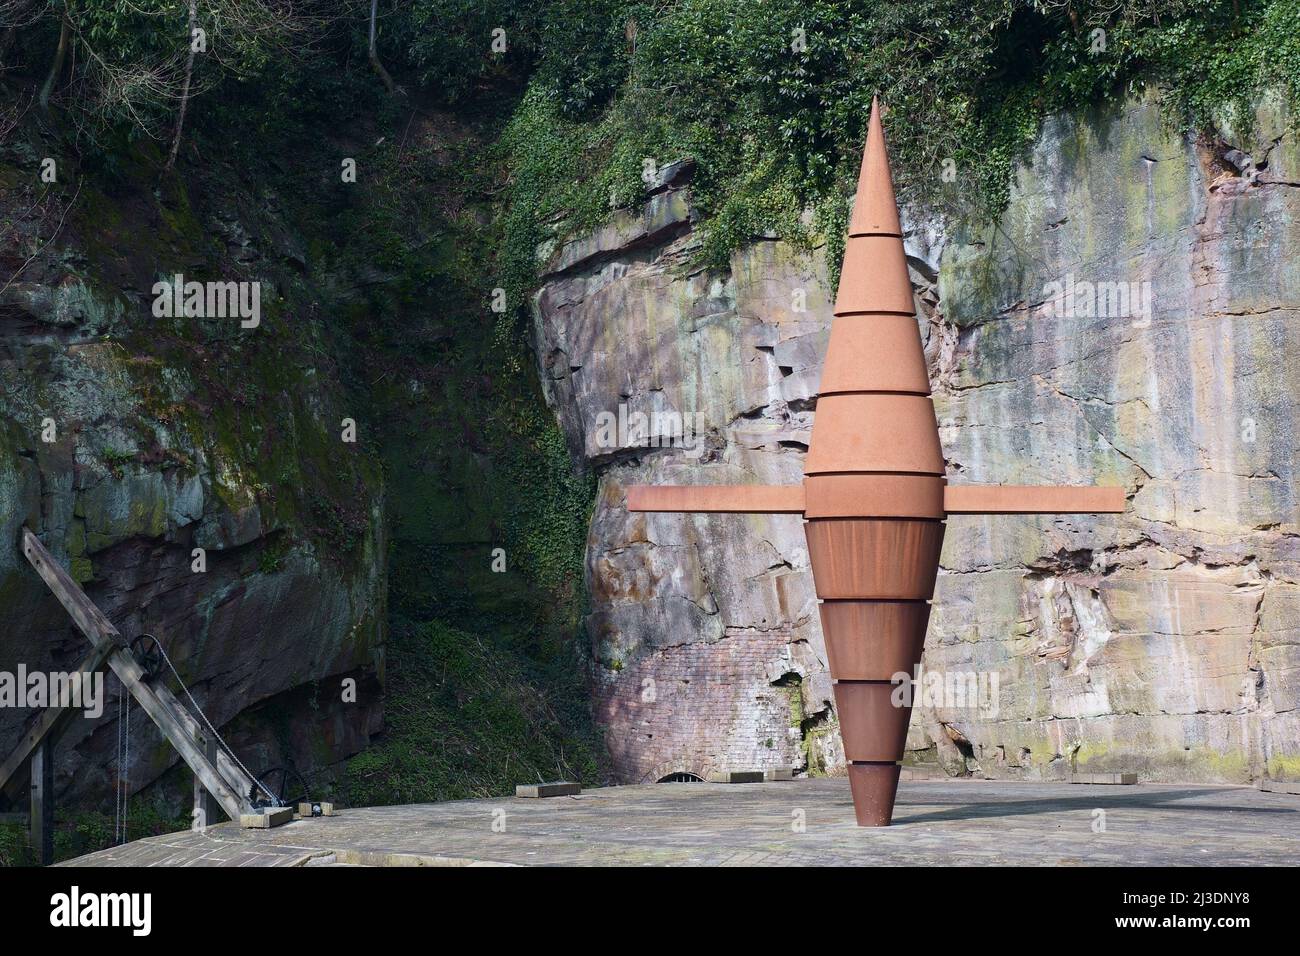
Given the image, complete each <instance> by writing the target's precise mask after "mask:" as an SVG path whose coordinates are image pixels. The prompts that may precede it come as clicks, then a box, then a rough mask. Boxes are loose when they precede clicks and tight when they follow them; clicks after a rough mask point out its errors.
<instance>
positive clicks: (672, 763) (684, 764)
mask: <svg viewBox="0 0 1300 956" xmlns="http://www.w3.org/2000/svg"><path fill="white" fill-rule="evenodd" d="M674 773H690V774H694V775H695V776H697V777H699V778H700V779H701V780H707V779H708V778H709V774H708V768H706V767H704V766H702V765H700V764H699V763H696V762H695V761H694V760H690V759H688V758H685V757H683V758H682V759H680V760H665V761H664V762H663V763H660V764H657V765H656V766H655V767H654V768H653V769H651V770H649V771H647V772H646V773H644V774H642V776H641V779H640V780H638V781H637V783H658V782H659V781H660V780H662V779H663V778H664V777H667V776H668V775H670V774H674Z"/></svg>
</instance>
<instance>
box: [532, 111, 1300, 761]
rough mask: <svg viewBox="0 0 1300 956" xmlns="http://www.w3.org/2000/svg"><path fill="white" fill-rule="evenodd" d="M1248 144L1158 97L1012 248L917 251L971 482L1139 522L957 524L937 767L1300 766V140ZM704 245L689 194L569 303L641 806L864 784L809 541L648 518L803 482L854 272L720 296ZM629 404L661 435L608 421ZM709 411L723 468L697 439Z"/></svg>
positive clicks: (595, 581) (621, 226) (617, 747)
mask: <svg viewBox="0 0 1300 956" xmlns="http://www.w3.org/2000/svg"><path fill="white" fill-rule="evenodd" d="M1223 140H1224V142H1222V143H1218V144H1200V143H1197V142H1195V141H1193V140H1191V139H1184V138H1180V137H1176V136H1173V135H1171V134H1170V133H1169V132H1168V130H1167V128H1166V126H1165V125H1164V124H1163V123H1162V120H1161V117H1160V114H1159V111H1158V109H1157V107H1156V105H1155V104H1154V103H1153V102H1151V101H1149V100H1147V99H1135V100H1132V101H1130V102H1129V103H1127V104H1125V105H1124V106H1123V107H1122V108H1117V109H1115V110H1113V111H1111V112H1108V113H1106V114H1104V115H1099V116H1090V117H1058V118H1055V119H1053V120H1052V121H1050V122H1049V123H1047V124H1046V126H1045V128H1044V130H1043V131H1042V134H1041V136H1040V138H1039V141H1038V142H1037V144H1036V146H1035V148H1034V150H1033V154H1032V156H1031V157H1030V159H1029V161H1028V162H1026V163H1025V165H1024V166H1023V168H1021V169H1020V170H1019V172H1018V174H1017V179H1016V183H1015V188H1014V191H1013V196H1012V200H1011V205H1010V208H1009V209H1008V210H1007V212H1006V215H1005V216H1004V218H1003V220H1002V222H1001V223H1000V224H999V225H998V226H997V227H996V228H991V229H987V230H984V231H979V232H976V231H974V230H972V229H969V228H966V227H964V226H963V225H962V224H960V223H945V224H943V225H941V226H938V227H936V226H930V225H927V226H926V227H924V228H923V227H922V226H921V225H919V224H916V223H913V224H912V226H911V227H909V228H910V230H911V235H910V237H909V239H908V253H909V257H910V262H911V265H912V266H913V280H914V284H915V286H916V291H917V296H918V302H919V304H920V306H921V308H920V312H921V318H920V322H921V329H922V335H923V338H924V340H925V342H926V352H927V357H928V358H929V361H930V363H931V381H932V384H933V387H934V391H935V403H936V411H937V414H938V417H939V420H940V426H941V436H942V439H943V444H944V450H945V455H946V459H947V464H948V477H949V481H950V483H954V484H956V483H960V482H987V483H1009V484H1019V483H1023V484H1031V483H1043V484H1068V483H1078V484H1085V483H1097V484H1120V485H1123V486H1125V487H1126V488H1127V489H1128V491H1129V493H1130V509H1129V511H1128V512H1126V513H1125V514H1123V515H1117V516H1098V517H1090V516H1070V517H1052V516H1045V517H988V518H981V517H957V518H953V519H950V521H949V522H948V531H947V537H946V540H945V547H944V552H943V559H942V568H941V571H940V578H939V584H938V588H937V592H936V598H935V604H936V607H935V611H934V614H933V615H932V619H931V626H930V633H929V635H928V638H927V642H926V652H925V659H924V664H923V667H924V668H925V669H926V670H927V671H928V674H923V675H922V680H921V681H920V683H919V685H918V688H917V691H918V697H917V700H916V703H917V707H916V709H915V710H914V713H913V718H912V730H911V734H910V737H909V750H910V751H911V753H912V757H913V758H914V759H915V760H916V761H918V762H926V761H937V762H939V763H940V764H941V765H942V766H943V767H944V768H945V769H946V770H947V771H948V772H949V773H980V774H984V775H988V776H1023V777H1032V778H1044V779H1061V778H1064V777H1065V776H1066V775H1067V774H1068V773H1069V772H1070V770H1071V769H1072V768H1073V769H1076V770H1079V771H1085V770H1092V771H1109V770H1115V771H1137V772H1139V773H1140V774H1141V776H1142V777H1143V779H1148V780H1203V781H1223V782H1249V781H1252V780H1258V779H1260V778H1263V777H1266V776H1271V777H1275V778H1277V777H1291V778H1294V777H1297V776H1300V716H1298V715H1297V708H1296V705H1297V700H1298V699H1300V679H1298V678H1297V673H1298V672H1300V613H1298V612H1300V514H1298V505H1297V490H1296V485H1295V481H1296V467H1297V465H1296V457H1297V456H1296V452H1295V448H1296V441H1297V434H1296V432H1297V425H1296V414H1295V411H1294V401H1293V396H1294V395H1295V394H1296V393H1297V391H1298V390H1300V360H1298V359H1297V356H1300V324H1298V320H1300V264H1298V263H1297V259H1296V257H1295V256H1294V255H1292V252H1291V250H1293V249H1294V248H1295V245H1296V241H1297V239H1300V215H1298V213H1300V189H1298V188H1297V185H1296V184H1297V182H1300V146H1298V145H1297V136H1296V134H1295V132H1294V131H1288V118H1287V117H1286V116H1285V115H1284V114H1283V110H1282V109H1281V108H1280V107H1279V106H1278V105H1276V104H1275V103H1273V102H1271V101H1264V102H1262V103H1261V104H1260V105H1259V109H1258V111H1257V116H1256V123H1255V126H1254V128H1253V130H1251V131H1249V132H1246V131H1236V130H1233V129H1231V128H1225V130H1224V132H1223ZM1233 150H1235V152H1233ZM693 241H694V238H693V226H692V220H691V211H690V202H689V186H688V185H683V184H682V183H681V182H680V181H678V182H675V183H668V184H665V185H664V186H663V187H662V188H661V191H660V192H659V193H658V194H656V195H655V196H652V197H651V201H650V204H649V205H648V206H647V207H646V209H645V211H644V213H643V214H642V215H640V216H635V215H625V216H623V217H621V218H620V219H618V220H616V221H614V222H611V223H610V224H609V225H608V226H607V227H606V228H605V229H604V230H602V231H601V232H600V233H599V234H598V235H596V236H592V237H586V238H584V239H583V240H580V241H579V242H577V243H569V244H568V245H566V246H565V247H563V248H562V249H560V250H550V251H548V255H549V260H548V261H549V265H548V268H549V270H550V272H549V274H548V276H547V277H546V282H545V284H544V286H543V288H542V289H541V291H540V293H539V294H538V296H537V298H536V301H535V324H536V336H537V345H538V354H539V357H540V360H541V363H542V374H543V378H544V382H545V386H546V389H547V393H548V400H549V401H550V402H551V404H552V405H553V407H554V408H555V411H556V413H557V415H558V417H559V420H560V422H561V424H562V425H563V427H564V429H565V431H566V434H567V435H568V436H569V440H570V443H571V447H572V448H573V450H574V452H575V454H578V455H581V456H582V458H584V459H585V460H586V462H587V463H588V464H589V465H591V466H593V467H596V468H598V469H599V470H600V475H601V491H600V495H599V499H598V501H597V505H596V511H595V515H594V517H593V519H592V525H591V535H590V540H589V548H588V585H589V590H590V598H591V613H590V617H589V621H588V624H589V631H590V637H591V640H592V644H593V648H594V651H595V658H596V661H597V665H596V670H595V673H594V675H593V689H594V690H593V692H594V698H595V706H596V710H597V714H598V717H599V719H600V720H601V722H602V723H603V724H604V726H605V728H606V731H607V737H608V741H609V746H610V750H611V752H612V754H613V757H614V761H615V767H616V770H617V772H618V773H619V774H620V775H621V776H622V777H623V779H625V780H628V781H644V780H655V779H659V778H661V777H663V776H665V775H667V774H669V773H674V772H688V773H695V774H698V775H704V774H707V773H709V772H712V771H716V770H729V769H750V768H767V767H775V766H794V767H796V768H799V769H803V770H808V771H813V772H817V771H820V770H826V771H831V772H834V771H836V770H839V769H841V768H842V763H843V756H842V753H841V752H840V751H839V747H838V738H837V735H836V734H835V733H833V732H831V731H833V730H834V729H835V718H834V713H833V707H832V704H831V693H830V686H829V678H828V676H827V669H826V664H825V660H826V658H825V650H824V647H823V645H822V639H821V634H820V628H819V624H818V620H817V614H816V607H815V603H816V600H815V597H814V595H813V590H812V582H811V576H810V575H809V574H808V567H807V555H806V550H805V543H804V540H803V534H802V529H801V527H800V523H799V519H798V518H795V517H789V516H770V517H769V516H727V515H712V516H678V515H654V514H650V515H644V514H642V515H629V514H628V513H627V511H626V510H625V509H624V507H623V501H622V494H623V488H624V487H625V486H626V485H629V484H634V483H661V484H662V483H683V484H686V483H693V484H708V483H717V484H723V483H727V484H731V483H745V482H761V483H772V484H775V483H790V484H793V483H797V482H798V481H799V480H800V477H801V471H802V457H803V452H804V450H805V449H806V443H807V440H808V434H809V429H810V427H811V421H812V416H813V415H814V414H815V408H814V407H813V404H814V401H813V396H814V395H815V393H816V385H817V381H818V377H819V373H820V362H821V359H822V356H823V354H824V350H825V345H826V338H827V334H828V329H829V322H830V302H829V290H828V288H827V282H826V270H825V264H824V261H823V259H822V257H821V256H820V255H819V254H814V255H812V256H803V255H800V254H798V253H796V252H795V251H794V250H792V249H791V248H790V247H788V246H787V245H785V244H784V243H781V242H778V241H767V240H760V241H756V242H755V243H754V244H752V245H751V246H749V247H748V248H746V249H745V250H743V251H742V252H740V253H737V254H736V255H735V256H734V257H733V259H732V262H731V268H730V270H729V271H728V272H726V273H725V274H711V273H707V272H702V271H698V270H694V269H692V268H691V267H690V266H689V264H688V263H689V257H690V251H691V246H692V243H693ZM1121 283H1122V285H1121ZM620 406H622V419H623V420H625V421H626V422H628V423H629V425H631V424H633V423H635V422H636V421H637V419H636V413H641V414H642V415H644V416H645V423H644V425H645V427H643V428H640V429H638V428H637V427H627V428H618V429H612V428H609V427H604V428H602V427H601V425H602V423H603V424H605V425H608V424H609V422H610V420H611V417H617V416H618V415H619V413H620ZM655 413H659V417H658V419H657V420H656V418H655ZM675 414H676V415H680V416H682V417H683V420H684V421H694V422H698V423H699V424H700V426H701V427H700V428H699V429H698V430H699V431H701V432H702V437H701V438H700V440H698V441H693V440H692V441H688V442H686V443H685V444H688V445H690V446H691V447H687V448H683V447H680V446H681V444H682V443H681V442H678V443H676V444H674V443H671V442H666V441H664V440H662V436H663V435H664V434H665V433H667V432H672V431H673V430H674V428H675V422H676V418H675V417H674V415H675ZM695 416H698V417H695Z"/></svg>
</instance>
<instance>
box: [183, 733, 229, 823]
mask: <svg viewBox="0 0 1300 956" xmlns="http://www.w3.org/2000/svg"><path fill="white" fill-rule="evenodd" d="M199 746H200V747H202V748H203V753H204V754H205V755H206V756H207V758H208V760H210V761H212V762H213V763H215V762H216V760H217V742H216V741H215V740H213V739H212V735H211V734H209V735H208V736H206V737H204V738H203V739H202V740H201V741H200V742H199ZM220 813H221V805H220V804H219V803H217V801H216V800H214V799H213V797H212V794H211V793H209V792H208V788H207V787H205V786H203V781H202V780H200V779H199V776H198V774H195V775H194V812H193V816H192V817H191V818H190V819H191V821H197V823H198V826H199V829H200V832H201V831H202V830H204V829H206V828H207V827H210V826H215V825H216V824H218V823H220V822H221V817H220Z"/></svg>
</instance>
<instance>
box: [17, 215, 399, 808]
mask: <svg viewBox="0 0 1300 956" xmlns="http://www.w3.org/2000/svg"><path fill="white" fill-rule="evenodd" d="M3 198H4V200H5V201H10V200H16V199H17V198H18V197H17V196H16V195H15V194H13V193H6V194H4V197H3ZM97 201H102V202H105V203H107V200H103V199H97ZM109 208H111V207H109ZM117 215H120V212H115V213H114V216H117ZM70 220H71V217H70ZM115 224H116V220H113V221H111V222H105V221H100V222H94V221H92V222H90V223H89V224H88V230H87V232H84V233H82V234H81V235H80V236H78V235H76V234H75V233H74V234H72V235H71V236H69V235H66V234H65V235H64V236H63V237H61V239H62V241H61V242H60V243H59V244H58V247H61V248H62V250H63V251H59V252H51V251H49V250H50V249H51V248H55V247H52V246H46V250H45V253H44V254H43V255H41V256H39V257H34V258H33V260H32V261H31V262H29V263H28V264H27V266H26V268H25V269H24V271H23V273H22V278H23V281H22V282H20V283H17V284H15V285H14V286H11V287H10V288H9V289H8V290H7V291H6V292H5V293H4V294H3V295H0V671H5V672H9V673H13V672H15V671H16V669H17V668H18V666H19V665H20V664H21V665H23V666H25V667H26V668H27V669H28V670H29V671H30V670H42V671H50V670H59V671H63V670H71V669H74V668H75V667H76V665H77V663H78V662H79V661H80V660H81V658H82V657H84V656H85V654H86V652H87V651H88V649H89V644H88V642H87V640H86V639H85V637H83V636H82V635H81V634H80V632H78V631H77V630H75V628H74V627H73V626H72V624H71V621H70V619H69V618H68V616H67V614H66V613H65V612H64V610H63V609H62V607H61V606H60V605H59V603H58V601H57V600H56V599H55V597H54V596H53V594H52V593H51V592H50V591H49V590H48V589H47V588H46V587H45V585H44V583H43V582H42V581H41V579H40V578H39V577H37V575H36V574H35V572H34V571H33V570H32V569H31V568H30V567H29V566H28V564H27V562H26V560H25V559H24V557H23V555H22V553H21V550H20V549H19V541H20V535H21V529H22V528H23V527H24V526H27V527H29V528H31V529H32V530H33V531H34V532H35V533H37V534H38V535H39V536H40V537H41V538H42V540H43V541H44V543H45V545H46V547H48V548H49V549H50V551H51V552H52V553H53V554H54V555H55V557H56V558H58V559H59V560H60V561H61V562H63V563H64V564H65V566H67V567H68V568H69V569H70V571H71V573H72V575H73V577H74V578H75V579H76V580H77V581H78V582H79V583H81V584H82V586H83V587H84V588H85V590H86V592H87V593H88V594H89V596H90V597H91V599H92V600H94V601H95V602H96V603H97V604H98V605H99V607H100V608H101V609H102V610H103V611H104V612H105V613H106V614H107V615H108V616H109V618H110V619H111V620H112V621H113V622H114V623H115V624H116V626H117V627H118V629H119V630H120V631H121V633H122V634H123V636H124V637H125V638H126V639H127V641H130V640H132V639H133V638H135V637H136V636H137V635H139V634H141V633H144V632H148V633H151V634H153V635H155V636H156V637H157V638H159V640H160V641H161V642H162V644H163V646H164V647H165V648H166V650H167V653H168V655H169V656H170V657H171V658H172V660H173V662H174V663H175V665H176V667H177V668H178V670H179V671H180V673H181V675H182V677H183V678H184V680H185V681H186V683H187V684H188V685H189V686H190V687H191V688H192V689H193V691H194V694H195V697H196V698H197V699H198V701H199V702H200V704H201V705H202V707H203V709H204V711H205V713H206V714H207V716H208V717H209V719H210V720H211V721H212V722H213V724H215V725H216V726H217V727H218V728H222V733H223V734H224V735H225V736H226V737H227V739H228V740H229V742H230V743H231V745H232V746H233V747H234V748H235V750H236V752H237V753H238V754H239V756H240V758H241V759H242V760H243V761H244V762H245V763H246V764H247V765H248V767H249V769H250V770H252V772H253V773H254V774H257V773H260V772H262V771H263V770H266V769H268V768H269V767H272V766H276V765H282V764H285V763H289V764H292V765H294V766H296V767H297V768H298V769H300V770H301V771H303V772H305V773H308V774H310V772H311V771H312V770H314V769H319V768H321V767H325V766H328V765H330V764H331V763H333V762H336V761H338V760H341V759H343V758H344V757H346V756H348V755H350V754H352V753H355V752H356V751H358V750H360V749H361V748H363V747H364V746H365V745H366V744H367V743H368V741H369V739H370V736H371V735H372V734H373V733H375V732H377V731H378V729H379V727H380V723H381V719H382V711H381V710H380V708H379V704H378V700H379V693H378V690H379V688H378V684H377V681H378V679H379V678H380V677H381V676H382V644H383V635H384V623H385V606H384V605H385V594H386V591H385V577H384V576H385V555H386V546H385V542H384V539H383V531H382V528H383V522H382V511H383V493H382V484H381V482H380V481H379V474H378V470H377V468H375V466H374V464H373V461H372V460H370V459H369V458H368V457H367V454H366V453H365V452H364V451H360V450H355V449H357V448H358V446H350V447H349V446H347V445H345V444H343V443H342V442H340V441H339V422H340V419H341V418H342V416H343V415H345V414H347V412H346V411H345V410H344V408H342V407H340V388H339V386H338V384H337V382H335V381H333V380H331V379H330V378H329V377H328V373H325V374H318V372H317V370H316V369H315V368H314V367H313V366H312V365H311V363H310V361H309V360H304V359H303V355H302V352H301V351H300V348H301V347H302V345H303V344H304V335H305V332H304V329H305V328H307V325H306V324H305V323H302V324H298V325H296V326H295V325H294V324H292V323H291V321H286V319H290V318H291V317H288V316H286V314H285V313H284V312H278V313H277V312H273V311H272V307H273V304H275V303H277V302H278V295H277V289H276V286H275V285H274V284H271V283H267V284H266V288H264V289H263V293H264V302H265V303H267V305H266V308H267V310H268V312H269V313H270V314H267V313H264V317H263V322H262V326H261V327H260V328H258V329H256V330H249V331H247V332H242V331H241V330H240V329H239V326H238V323H237V322H236V321H234V320H230V319H214V320H205V319H175V320H171V319H152V318H151V313H150V304H149V303H150V300H149V296H148V295H147V294H145V292H144V291H143V290H148V289H149V288H150V286H151V284H152V281H153V277H154V274H155V273H154V270H155V269H158V270H159V271H161V272H163V273H164V274H165V273H166V272H167V269H168V265H167V263H168V262H179V263H194V262H195V259H194V258H192V257H189V256H191V255H192V254H187V253H185V252H184V251H182V252H177V245H173V244H172V243H173V242H175V243H178V244H179V243H180V242H181V240H180V239H179V238H175V237H173V236H171V235H170V234H169V233H168V232H167V231H166V230H164V229H160V230H159V231H160V233H161V237H160V238H158V239H157V243H158V245H157V246H156V247H154V248H152V249H151V250H150V253H151V255H155V256H157V258H156V259H153V258H148V257H143V256H141V257H139V258H138V259H137V258H136V253H138V252H139V249H138V246H139V244H140V243H142V242H148V241H150V238H149V237H148V234H147V232H146V231H145V230H143V229H139V230H137V235H135V236H133V237H126V236H124V237H122V241H121V245H120V246H118V247H117V253H118V255H116V256H114V257H111V258H108V259H107V260H105V259H103V258H101V259H99V260H98V261H97V262H92V261H90V257H89V256H88V255H86V253H85V250H86V248H87V243H88V241H89V240H88V238H87V237H88V236H90V235H93V234H94V231H96V230H100V229H107V230H111V229H113V227H114V225H115ZM17 228H18V229H20V230H21V229H32V230H38V229H40V228H42V226H41V224H40V223H38V222H27V221H20V222H19V224H18V226H17ZM45 228H48V227H45ZM250 228H253V229H256V228H257V226H256V225H253V226H251V227H250ZM141 233H144V235H141ZM46 234H48V233H46ZM105 241H107V240H105ZM245 246H247V243H246V244H245ZM249 256H253V257H254V258H261V257H262V256H265V257H266V259H270V258H272V254H271V251H270V250H269V249H265V250H264V251H263V252H262V253H253V252H250V251H249V249H248V248H245V258H244V260H243V261H248V258H249ZM276 258H278V257H276ZM3 259H4V262H5V264H6V266H8V265H10V256H9V255H8V253H6V254H5V255H4V256H3ZM128 260H130V261H128ZM104 261H108V262H110V265H108V266H105V265H103V262H104ZM260 265H261V266H263V267H265V268H267V269H268V271H269V270H271V269H272V268H273V267H272V266H270V265H269V264H268V262H267V261H266V260H263V261H262V262H261V263H260ZM119 270H120V271H119ZM10 271H12V269H10ZM177 271H179V269H178V270H177ZM109 290H111V291H109ZM195 549H202V551H203V556H202V560H203V566H201V567H199V568H197V569H196V565H195V558H196V556H195ZM344 677H352V678H354V679H356V680H357V681H358V682H359V683H360V685H361V687H362V691H361V693H360V694H359V695H358V699H359V701H361V703H359V704H357V705H352V706H347V707H345V706H341V705H340V700H341V697H342V695H341V694H340V692H339V690H338V687H339V682H340V681H341V680H342V679H343V678H344ZM327 678H332V680H326V679H327ZM168 680H169V683H171V681H170V678H168ZM317 682H324V683H317ZM171 686H172V688H173V690H176V691H177V693H178V696H179V689H178V688H176V685H175V684H174V683H171ZM321 688H324V689H323V690H321ZM105 690H106V694H107V702H106V705H105V712H104V715H103V716H102V717H100V718H99V719H97V720H88V719H83V718H78V719H76V720H74V721H73V722H72V723H71V725H70V727H69V730H68V731H67V733H65V734H64V736H63V737H62V738H61V739H60V740H59V741H58V744H57V750H56V788H57V790H58V791H59V800H60V801H61V802H62V801H67V800H75V801H78V802H79V803H80V804H81V805H82V806H86V805H89V806H95V805H96V802H97V801H100V802H99V804H98V805H99V806H103V803H102V801H104V800H108V801H109V802H111V801H112V796H111V795H112V793H113V788H114V787H115V785H116V782H117V779H118V776H119V773H120V774H121V776H123V777H125V778H126V779H127V780H128V781H129V789H130V791H131V792H132V793H134V792H137V791H139V790H141V789H143V788H145V787H147V786H148V785H149V784H151V783H152V782H154V781H156V780H157V779H158V778H159V777H160V776H161V775H162V774H163V773H164V772H165V771H167V770H168V769H169V768H170V767H172V766H174V765H175V764H176V762H177V760H178V758H177V756H176V752H175V750H174V749H173V748H172V747H171V746H170V745H169V744H168V743H167V742H166V741H165V740H164V739H163V738H162V736H161V734H160V733H159V732H158V731H157V730H156V728H154V726H153V724H152V723H151V722H150V721H149V720H148V718H147V717H145V715H143V714H142V713H141V712H140V711H139V710H138V708H137V709H135V712H134V716H133V718H132V719H131V722H130V726H131V745H130V758H129V761H128V762H127V763H126V764H125V765H124V766H119V764H118V757H117V733H118V731H119V726H120V721H119V719H118V711H117V708H118V706H119V701H120V699H121V698H122V696H123V695H122V693H121V689H120V685H119V684H118V682H117V680H116V678H115V677H113V676H112V675H111V674H109V675H107V676H106V680H105ZM317 691H320V692H319V693H317ZM182 699H183V698H182ZM32 716H33V712H32V711H31V710H29V709H22V708H14V707H4V708H0V754H8V753H9V751H10V749H11V748H12V747H13V746H14V745H15V743H16V742H17V739H18V737H19V734H20V732H21V730H22V728H23V726H24V725H25V724H26V723H27V721H28V720H30V719H31V718H32ZM180 783H181V785H182V786H188V778H186V779H185V780H183V781H180ZM10 795H11V796H12V793H11V794H10ZM65 805H67V804H65Z"/></svg>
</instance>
